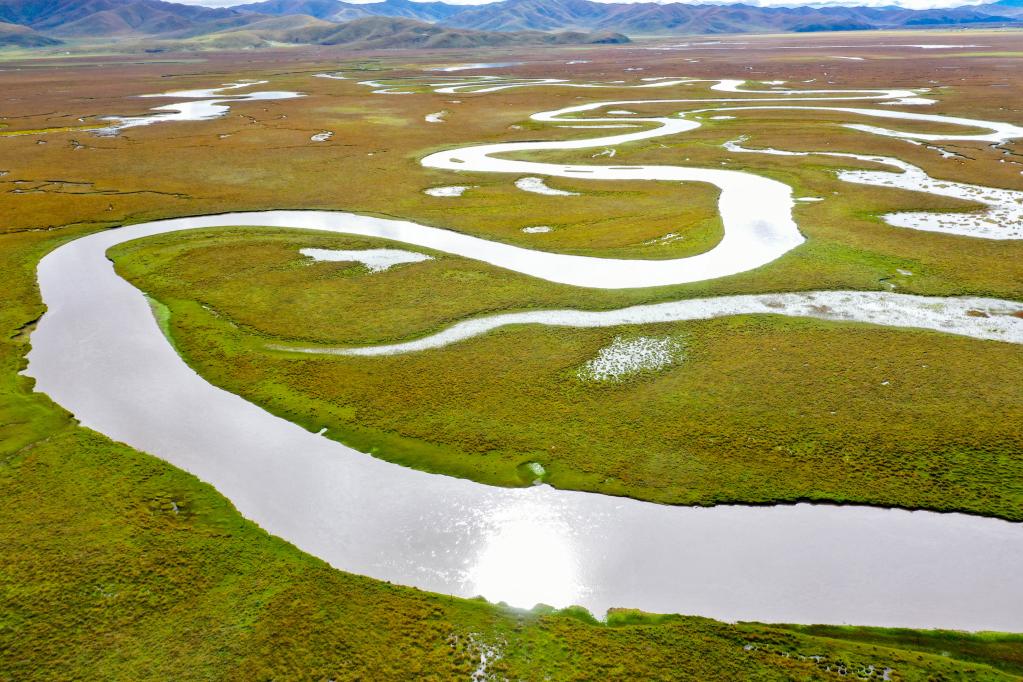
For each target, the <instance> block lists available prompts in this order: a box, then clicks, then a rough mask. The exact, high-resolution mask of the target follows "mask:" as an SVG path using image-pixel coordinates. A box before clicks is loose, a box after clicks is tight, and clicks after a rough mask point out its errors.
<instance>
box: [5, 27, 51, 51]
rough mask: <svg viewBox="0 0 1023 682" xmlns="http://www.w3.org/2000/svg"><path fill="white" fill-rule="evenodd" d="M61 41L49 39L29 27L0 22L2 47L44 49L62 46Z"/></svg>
mask: <svg viewBox="0 0 1023 682" xmlns="http://www.w3.org/2000/svg"><path fill="white" fill-rule="evenodd" d="M60 42H61V41H59V40H57V39H55V38H48V37H46V36H44V35H43V34H42V33H39V32H38V31H34V30H32V29H31V28H29V27H28V26H21V25H19V24H9V23H7V22H5V21H0V47H42V46H46V45H60Z"/></svg>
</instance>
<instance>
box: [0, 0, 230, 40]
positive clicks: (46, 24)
mask: <svg viewBox="0 0 1023 682" xmlns="http://www.w3.org/2000/svg"><path fill="white" fill-rule="evenodd" d="M247 20H248V18H247V17H246V16H245V15H244V14H243V13H241V12H237V11H235V10H230V9H210V8H208V7H200V6H196V5H181V4H178V3H173V2H163V0H0V21H5V22H9V23H12V24H20V25H22V26H27V27H29V28H31V29H34V30H35V31H40V32H44V33H51V34H53V35H59V36H69V37H101V36H117V35H156V34H162V33H170V32H174V31H184V30H188V29H196V28H198V27H201V26H208V27H209V28H211V29H213V30H219V29H221V28H224V27H225V26H224V24H225V22H232V21H234V22H244V21H247Z"/></svg>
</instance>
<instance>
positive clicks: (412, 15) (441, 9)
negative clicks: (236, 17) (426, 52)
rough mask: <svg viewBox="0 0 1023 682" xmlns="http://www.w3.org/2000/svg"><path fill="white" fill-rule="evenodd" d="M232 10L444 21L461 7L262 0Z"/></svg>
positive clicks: (396, 0) (398, 0)
mask: <svg viewBox="0 0 1023 682" xmlns="http://www.w3.org/2000/svg"><path fill="white" fill-rule="evenodd" d="M234 9H237V10H242V11H246V12H256V13H259V14H274V15H284V14H308V15H309V16H313V17H316V18H317V19H327V20H329V21H351V20H352V19H359V18H362V17H372V16H379V17H404V18H406V19H418V20H420V21H430V22H435V21H443V20H444V19H446V18H447V17H450V16H452V15H454V14H457V13H459V12H461V11H462V10H463V9H464V7H462V6H460V5H451V4H447V3H444V2H412V1H411V0H383V2H373V3H368V4H357V3H350V2H342V1H341V0H264V1H263V2H254V3H250V4H247V5H237V6H235V7H234Z"/></svg>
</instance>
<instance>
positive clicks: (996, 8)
mask: <svg viewBox="0 0 1023 682" xmlns="http://www.w3.org/2000/svg"><path fill="white" fill-rule="evenodd" d="M1013 23H1023V0H998V2H994V3H989V4H984V5H972V6H962V7H953V8H947V9H930V10H910V9H904V8H900V7H894V6H889V7H843V6H831V7H809V6H799V7H757V6H752V5H744V4H701V5H693V4H683V3H672V4H659V3H654V2H637V3H628V4H627V3H610V2H593V1H592V0H501V1H500V2H493V3H490V4H486V5H453V4H448V3H444V2H413V1H412V0H383V1H381V2H373V3H369V4H357V3H351V2H345V1H344V0H264V1H263V2H255V3H250V4H245V5H238V6H234V7H231V8H209V7H202V6H197V5H183V4H179V3H174V2H166V1H164V0H0V46H3V45H15V46H19V47H33V46H45V45H54V44H58V43H59V42H60V41H62V40H83V41H88V40H90V39H106V38H120V39H138V40H142V39H156V40H159V41H170V42H174V43H175V44H177V45H178V46H185V45H186V44H187V45H190V46H192V47H234V48H242V47H261V46H266V45H272V44H274V43H314V44H328V45H346V46H349V47H353V48H365V49H386V48H394V47H473V46H501V45H511V44H527V45H528V44H550V43H561V44H565V43H594V42H598V43H600V42H625V41H627V40H628V39H627V38H626V37H625V35H623V34H626V35H633V36H643V35H680V34H713V33H757V32H788V31H797V32H805V31H837V30H867V29H904V28H913V27H937V26H974V25H1005V24H1013ZM553 32H559V33H557V34H553V35H552V33H553Z"/></svg>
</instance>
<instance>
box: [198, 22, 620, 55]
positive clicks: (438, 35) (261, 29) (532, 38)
mask: <svg viewBox="0 0 1023 682" xmlns="http://www.w3.org/2000/svg"><path fill="white" fill-rule="evenodd" d="M292 18H293V17H280V18H277V19H264V20H261V21H259V22H256V23H253V24H250V25H247V26H245V27H244V28H242V29H239V30H234V31H222V32H219V33H217V34H214V35H213V36H207V37H204V40H213V39H216V40H218V41H221V42H222V41H230V42H232V43H240V42H242V39H241V36H242V35H249V36H255V37H257V38H258V39H260V40H262V41H266V42H277V43H295V44H316V45H343V46H344V47H347V48H350V49H377V50H381V49H408V48H445V47H462V48H466V47H499V46H508V45H570V44H596V43H626V42H629V39H628V38H627V37H626V36H624V35H621V34H617V33H610V32H597V33H582V32H563V33H543V32H540V31H521V32H503V33H497V32H492V31H475V30H470V29H457V28H448V27H445V26H438V25H436V24H428V23H426V22H422V21H416V20H414V19H405V18H401V17H365V18H362V19H356V20H353V21H349V22H346V23H343V24H335V23H331V22H328V21H323V20H321V19H316V18H314V17H304V18H303V19H304V21H302V22H301V24H300V25H294V26H287V27H281V26H280V25H278V24H275V22H280V21H282V20H284V19H292Z"/></svg>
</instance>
